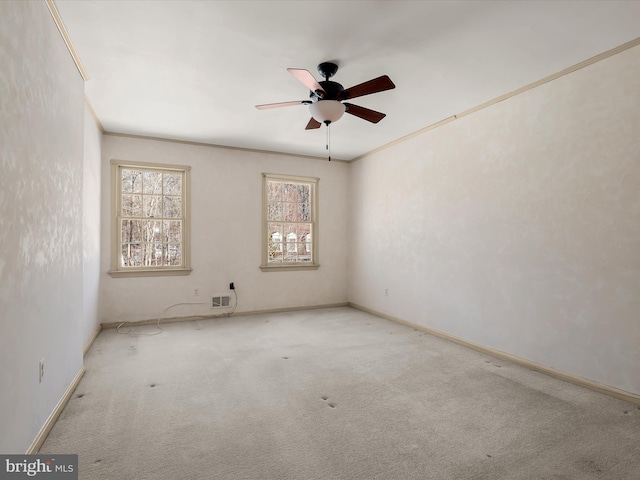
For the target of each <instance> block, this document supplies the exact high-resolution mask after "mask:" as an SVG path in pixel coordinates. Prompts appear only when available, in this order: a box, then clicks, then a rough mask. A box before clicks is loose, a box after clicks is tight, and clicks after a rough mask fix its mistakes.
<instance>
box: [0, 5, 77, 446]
mask: <svg viewBox="0 0 640 480" xmlns="http://www.w3.org/2000/svg"><path fill="white" fill-rule="evenodd" d="M0 72H2V74H1V76H0V89H1V91H0V166H1V170H2V173H1V174H0V385H1V388H0V425H1V428H0V452H2V453H24V452H25V451H26V450H27V448H28V447H29V445H30V444H31V442H32V441H33V440H34V438H35V437H36V435H37V433H38V432H39V431H40V429H41V428H42V426H43V424H44V423H45V421H46V420H47V418H48V417H49V415H50V414H51V412H52V411H53V409H54V408H55V406H56V404H57V403H58V401H59V400H60V398H61V397H62V396H63V394H64V392H65V390H66V389H67V387H68V386H69V385H70V383H71V381H72V380H73V378H74V377H75V375H76V374H77V373H78V371H79V370H80V368H81V366H82V336H81V335H82V334H81V324H82V264H83V246H82V215H83V212H82V169H83V165H82V158H83V85H82V78H81V77H80V75H79V73H78V71H77V70H76V67H75V65H74V63H73V61H72V59H71V57H70V56H69V52H68V51H67V48H66V47H65V44H64V42H63V41H62V38H61V37H60V35H59V33H58V31H57V30H56V26H55V23H54V22H53V20H52V18H51V15H50V14H49V11H48V10H47V7H46V5H45V3H44V2H22V1H9V2H0ZM41 358H44V359H45V376H44V381H43V382H42V383H39V382H38V364H39V361H40V359H41Z"/></svg>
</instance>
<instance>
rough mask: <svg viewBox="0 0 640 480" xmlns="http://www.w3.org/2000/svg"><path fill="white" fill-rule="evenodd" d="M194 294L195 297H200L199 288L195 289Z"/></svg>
mask: <svg viewBox="0 0 640 480" xmlns="http://www.w3.org/2000/svg"><path fill="white" fill-rule="evenodd" d="M193 296H194V297H199V296H200V290H198V289H197V288H194V289H193Z"/></svg>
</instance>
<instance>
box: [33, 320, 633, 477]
mask: <svg viewBox="0 0 640 480" xmlns="http://www.w3.org/2000/svg"><path fill="white" fill-rule="evenodd" d="M162 327H163V329H164V332H163V333H162V334H160V335H157V336H137V337H136V336H128V335H118V334H117V333H116V331H115V330H105V331H103V332H102V333H101V334H100V336H99V337H98V339H97V340H96V342H95V343H94V345H93V347H92V348H91V350H90V351H89V353H88V354H87V356H86V358H85V366H86V368H87V373H86V375H85V376H84V378H83V379H82V381H81V383H80V385H79V387H78V388H77V390H76V392H75V393H74V395H73V397H72V398H71V400H70V402H69V403H68V405H67V407H66V408H65V410H64V412H63V413H62V415H61V417H60V418H59V420H58V422H57V423H56V425H55V426H54V428H53V430H52V431H51V433H50V435H49V437H48V438H47V440H46V441H45V443H44V445H43V447H42V449H41V450H40V451H41V453H48V454H51V453H58V454H60V453H77V454H79V462H80V463H79V470H80V478H81V479H87V480H89V479H90V480H103V479H104V480H129V479H132V480H147V479H148V480H165V479H166V480H175V479H189V480H199V479H229V480H249V479H278V480H289V479H290V480H293V479H296V480H298V479H300V480H302V479H304V480H313V479H356V480H357V479H362V480H371V479H381V480H382V479H384V480H393V479H455V480H463V479H473V480H480V479H487V480H489V479H490V480H498V479H505V480H507V479H508V480H518V479H549V480H551V479H553V480H561V479H562V480H566V479H575V480H588V479H612V480H637V479H639V478H640V407H637V406H635V405H632V404H630V403H626V402H623V401H620V400H617V399H614V398H611V397H608V396H605V395H602V394H599V393H595V392H592V391H590V390H586V389H584V388H581V387H578V386H575V385H572V384H569V383H564V382H562V381H560V380H556V379H554V378H551V377H548V376H546V375H543V374H540V373H537V372H533V371H530V370H528V369H526V368H523V367H520V366H517V365H513V364H509V363H506V362H504V361H502V360H496V359H495V358H493V357H489V356H486V355H483V354H480V353H477V352H475V351H472V350H469V349H466V348H464V347H462V346H459V345H456V344H452V343H450V342H447V341H445V340H442V339H439V338H436V337H433V336H430V335H428V334H425V333H422V332H419V331H416V330H413V329H412V328H409V327H406V326H403V325H399V324H395V323H393V322H390V321H388V320H385V319H382V318H379V317H376V316H373V315H369V314H367V313H363V312H360V311H357V310H353V309H350V308H334V309H324V310H312V311H303V312H292V313H283V314H268V315H257V316H246V317H242V316H238V317H232V318H228V319H218V320H204V321H196V322H189V323H176V324H168V325H163V326H162ZM138 330H139V331H145V332H153V331H155V327H152V326H150V327H141V328H138Z"/></svg>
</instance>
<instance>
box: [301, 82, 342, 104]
mask: <svg viewBox="0 0 640 480" xmlns="http://www.w3.org/2000/svg"><path fill="white" fill-rule="evenodd" d="M318 83H319V84H320V86H321V87H322V88H323V90H324V91H325V94H324V96H322V97H321V96H319V95H318V94H317V93H316V92H311V93H310V94H309V97H311V98H313V97H318V98H319V99H322V100H336V99H337V98H338V94H339V93H340V92H341V91H343V90H344V87H343V86H342V85H340V84H339V83H338V82H332V81H331V80H323V81H321V82H318Z"/></svg>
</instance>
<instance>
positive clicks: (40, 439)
mask: <svg viewBox="0 0 640 480" xmlns="http://www.w3.org/2000/svg"><path fill="white" fill-rule="evenodd" d="M85 371H86V370H85V368H84V365H83V366H82V367H80V370H79V371H78V373H77V374H76V376H75V377H74V378H73V380H72V382H71V384H70V385H69V387H68V388H67V390H66V391H65V392H64V395H63V396H62V398H61V399H60V401H59V402H58V404H57V405H56V408H54V409H53V412H51V415H49V418H47V421H46V422H45V423H44V426H43V427H42V428H41V429H40V432H39V433H38V435H36V438H35V440H34V441H33V442H32V443H31V446H30V447H29V449H28V450H27V455H33V454H36V453H38V450H40V447H42V444H43V443H44V441H45V440H46V438H47V435H49V432H50V431H51V429H52V428H53V425H54V424H55V423H56V420H58V417H59V416H60V414H61V413H62V410H64V407H65V406H66V405H67V402H68V401H69V399H70V398H71V395H73V391H74V390H75V389H76V387H77V386H78V383H80V380H81V379H82V377H83V375H84V373H85Z"/></svg>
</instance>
